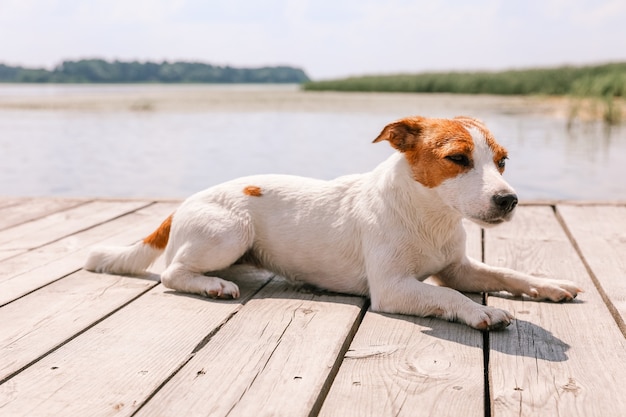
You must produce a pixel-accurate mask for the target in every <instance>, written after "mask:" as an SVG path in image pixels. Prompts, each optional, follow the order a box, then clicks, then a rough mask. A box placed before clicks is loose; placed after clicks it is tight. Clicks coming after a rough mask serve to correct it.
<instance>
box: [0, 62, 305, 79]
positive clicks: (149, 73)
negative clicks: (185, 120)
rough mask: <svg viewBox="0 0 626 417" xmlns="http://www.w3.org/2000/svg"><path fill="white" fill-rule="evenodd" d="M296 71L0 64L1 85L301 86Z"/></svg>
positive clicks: (284, 68)
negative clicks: (273, 84) (259, 84)
mask: <svg viewBox="0 0 626 417" xmlns="http://www.w3.org/2000/svg"><path fill="white" fill-rule="evenodd" d="M307 81H309V77H308V76H307V75H306V73H305V72H304V71H303V70H302V69H299V68H293V67H288V66H276V67H261V68H234V67H230V66H217V65H210V64H205V63H200V62H162V63H156V62H137V61H133V62H122V61H113V62H109V61H105V60H102V59H83V60H79V61H63V62H62V63H61V64H59V65H58V66H56V67H55V68H54V69H52V70H47V69H43V68H37V69H34V68H23V67H14V66H8V65H3V64H0V82H5V83H303V82H307Z"/></svg>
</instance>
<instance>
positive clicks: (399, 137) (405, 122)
mask: <svg viewBox="0 0 626 417" xmlns="http://www.w3.org/2000/svg"><path fill="white" fill-rule="evenodd" d="M423 120H424V119H423V118H422V117H407V118H406V119H402V120H398V121H397V122H393V123H389V124H388V125H387V126H385V128H384V129H383V131H382V132H380V135H378V137H377V138H376V139H374V142H373V143H377V142H380V141H382V140H387V141H389V143H391V146H393V147H394V148H396V149H397V150H399V151H400V152H406V151H408V150H411V149H412V148H413V146H414V145H415V144H416V143H417V141H418V139H419V136H420V135H421V134H422V130H423V123H422V122H423Z"/></svg>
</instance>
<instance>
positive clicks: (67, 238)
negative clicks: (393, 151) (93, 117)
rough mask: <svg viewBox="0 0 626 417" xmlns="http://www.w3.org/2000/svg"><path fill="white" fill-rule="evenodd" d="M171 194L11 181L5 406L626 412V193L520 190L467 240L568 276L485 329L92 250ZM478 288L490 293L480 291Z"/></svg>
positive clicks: (0, 276)
mask: <svg viewBox="0 0 626 417" xmlns="http://www.w3.org/2000/svg"><path fill="white" fill-rule="evenodd" d="M175 207H176V202H168V201H148V200H143V201H140V200H133V201H130V200H124V201H119V200H115V201H114V200H101V199H93V200H88V199H31V198H0V416H3V417H14V416H28V417H33V416H88V417H95V416H226V415H228V416H255V417H258V416H289V417H295V416H314V415H321V416H341V417H346V416H376V417H381V416H400V415H406V416H437V417H439V416H463V417H470V416H481V417H483V416H490V415H492V416H531V415H535V416H556V415H564V416H601V417H609V416H624V415H626V341H625V337H624V335H625V334H626V326H625V317H626V204H616V203H613V204H599V203H598V204H568V203H563V204H561V203H558V204H539V203H537V204H526V205H522V206H521V207H520V208H519V211H518V213H517V214H516V217H515V219H514V220H513V221H512V222H510V223H508V224H506V225H502V226H499V227H496V228H493V229H487V230H484V231H483V230H481V229H480V228H478V227H477V226H474V225H470V224H468V225H467V228H468V234H469V238H468V249H469V251H470V253H471V254H472V255H473V256H475V257H477V258H479V259H480V258H483V259H484V260H485V261H486V262H488V263H490V264H493V265H501V266H508V267H512V268H516V269H519V270H522V271H525V272H528V273H531V274H535V275H538V276H550V277H558V278H567V279H570V280H573V281H575V282H577V283H578V284H579V285H580V286H581V287H582V288H584V289H585V292H584V293H582V294H581V295H580V296H579V298H578V299H576V300H575V301H574V302H571V303H562V304H561V303H549V302H534V301H530V300H528V299H522V298H514V297H510V296H507V295H505V294H498V295H494V294H491V295H489V296H488V297H486V302H487V303H488V304H489V305H494V306H498V307H501V308H506V309H508V310H509V311H511V312H512V313H513V314H514V315H515V317H516V320H515V321H514V323H513V324H512V325H511V326H510V327H509V328H507V329H506V330H504V331H500V332H493V333H481V332H478V331H475V330H472V329H469V328H468V327H466V326H464V325H461V324H455V323H448V322H444V321H442V320H437V319H425V318H415V317H409V316H399V315H398V316H395V315H385V314H378V313H373V312H371V311H368V303H367V300H365V299H363V298H360V297H352V296H344V295H334V294H325V293H319V292H315V291H310V290H308V291H307V290H305V289H303V288H299V287H295V286H292V285H290V284H288V283H286V282H284V281H282V280H281V279H279V278H276V277H271V276H270V275H268V274H262V273H258V272H251V271H249V270H242V271H241V273H240V274H239V275H240V276H238V282H239V283H240V287H241V290H242V296H241V299H239V300H234V301H221V300H210V299H205V298H200V297H195V296H189V295H184V294H179V293H175V292H172V291H169V290H167V289H165V288H163V286H161V285H160V284H159V276H158V273H159V270H160V269H161V268H162V265H160V264H158V265H156V266H155V267H154V268H153V270H152V273H151V274H148V275H146V276H142V277H122V276H112V275H99V274H93V273H90V272H86V271H83V270H82V269H81V266H82V264H83V262H84V260H85V257H86V255H87V252H88V250H89V248H90V247H91V246H92V245H101V244H130V243H132V242H134V241H136V240H138V239H140V238H142V237H144V236H146V235H147V234H148V233H150V232H151V231H152V230H153V229H155V228H156V226H157V225H158V224H159V223H160V222H161V221H162V220H163V219H164V218H165V217H166V216H167V215H168V214H170V213H171V212H172V211H173V210H174V209H175ZM474 297H477V299H480V295H478V296H474Z"/></svg>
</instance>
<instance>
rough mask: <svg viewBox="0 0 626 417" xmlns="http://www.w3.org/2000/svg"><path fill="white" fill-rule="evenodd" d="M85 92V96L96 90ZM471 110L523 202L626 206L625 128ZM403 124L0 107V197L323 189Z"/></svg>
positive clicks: (375, 156) (383, 115) (378, 116)
mask: <svg viewBox="0 0 626 417" xmlns="http://www.w3.org/2000/svg"><path fill="white" fill-rule="evenodd" d="M7 88H8V87H6V86H4V87H3V86H0V98H1V97H2V96H3V95H5V96H6V95H7V94H13V95H15V94H22V95H24V97H26V96H38V95H45V94H48V95H50V94H53V95H54V94H60V95H65V94H70V95H71V94H74V93H76V91H79V92H80V91H81V90H80V87H71V88H70V87H56V90H54V91H53V92H52V93H51V92H50V91H51V90H49V89H48V90H46V89H45V88H43V90H40V91H37V88H40V89H41V88H42V87H37V86H28V87H23V88H22V90H20V91H22V92H20V91H18V90H17V89H16V88H15V87H13V89H9V90H7ZM64 88H65V89H66V90H64ZM82 88H84V89H85V90H83V92H85V93H89V91H90V90H89V89H90V88H91V89H93V88H94V87H93V86H86V87H82ZM145 88H159V87H158V86H154V87H145ZM238 88H239V89H241V88H242V87H238ZM7 91H8V92H7ZM302 94H305V93H302ZM374 96H375V95H373V97H374ZM304 99H306V96H304ZM442 108H443V110H442ZM471 110H472V109H469V110H468V111H462V113H464V114H470V115H474V116H478V117H480V118H482V119H483V120H484V121H485V122H486V123H487V125H488V126H489V127H490V129H491V130H492V132H493V133H494V134H495V136H496V137H497V138H498V140H499V141H500V142H501V143H502V144H503V145H505V146H506V147H507V148H508V150H509V154H510V160H509V161H508V165H507V172H506V174H505V177H506V178H507V179H508V181H509V182H510V183H511V184H512V185H513V186H514V187H515V188H516V189H517V191H518V193H519V194H520V197H521V198H522V199H537V198H548V199H555V198H558V199H578V200H580V199H603V200H616V199H617V200H626V180H625V179H624V175H623V172H624V163H625V160H626V127H624V126H619V127H615V128H611V129H610V130H607V129H605V128H604V127H603V126H602V125H601V124H584V125H580V126H578V127H577V128H576V129H574V130H571V131H568V130H567V129H566V128H565V121H564V120H561V119H557V118H553V117H546V116H539V115H536V114H515V115H513V114H506V113H505V112H501V111H499V110H498V109H491V110H489V109H484V108H480V109H479V110H476V111H474V112H473V111H471ZM452 111H454V112H455V113H454V114H457V113H458V111H459V109H449V112H452ZM447 112H448V110H446V107H445V106H443V107H439V108H437V112H436V113H430V112H429V109H425V108H421V109H420V108H416V109H415V111H414V112H412V113H413V114H423V115H432V116H452V115H454V114H446V113H447ZM406 115H408V114H404V113H398V111H397V110H393V111H392V110H389V111H387V110H380V109H376V110H372V109H371V108H370V107H368V106H366V105H364V108H363V110H362V111H361V110H359V109H350V110H349V111H339V112H337V111H320V110H319V109H316V110H314V111H313V110H307V109H306V108H304V109H299V108H294V109H293V110H289V109H279V110H277V109H275V108H274V107H272V106H268V108H267V109H265V110H264V109H256V108H255V109H248V108H247V109H244V110H241V111H237V110H233V109H232V108H228V109H227V110H224V111H221V110H219V109H214V108H213V109H210V110H201V109H200V110H197V111H189V110H188V109H187V110H185V111H182V110H181V111H177V110H176V109H173V110H172V109H170V110H167V111H130V110H125V109H121V110H119V111H117V110H112V111H111V110H109V111H96V110H80V109H79V110H76V109H61V110H49V109H44V110H37V109H19V108H11V107H10V106H9V107H7V106H5V107H4V108H0V195H8V196H97V197H185V196H188V195H189V194H191V193H193V192H195V191H198V190H201V189H203V188H206V187H207V186H210V185H213V184H216V183H219V182H222V181H225V180H228V179H231V178H235V177H239V176H243V175H249V174H258V173H289V174H297V175H305V176H313V177H318V178H324V179H331V178H334V177H336V176H339V175H343V174H349V173H355V172H363V171H368V170H370V169H372V168H373V167H375V166H376V165H377V164H378V163H379V162H381V161H383V160H384V159H385V158H386V157H387V156H388V155H389V154H390V153H391V152H392V151H391V149H390V147H389V146H388V145H387V144H385V143H380V144H376V145H373V144H371V141H372V140H373V139H374V138H375V137H376V136H377V134H378V133H379V131H380V130H381V128H382V127H383V126H384V125H385V124H386V123H388V122H390V121H392V120H394V119H397V118H400V117H402V116H406Z"/></svg>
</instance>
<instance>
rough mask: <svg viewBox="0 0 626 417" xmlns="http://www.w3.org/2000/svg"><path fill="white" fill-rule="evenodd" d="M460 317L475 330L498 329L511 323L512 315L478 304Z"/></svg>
mask: <svg viewBox="0 0 626 417" xmlns="http://www.w3.org/2000/svg"><path fill="white" fill-rule="evenodd" d="M461 319H463V320H464V321H465V323H467V324H468V325H469V326H470V327H473V328H474V329H477V330H500V329H504V328H505V327H507V326H509V325H510V324H511V320H513V315H512V314H511V313H509V312H508V311H506V310H501V309H499V308H494V307H488V306H481V305H478V306H476V307H475V308H473V309H472V310H471V311H470V312H469V313H468V314H467V315H466V317H461Z"/></svg>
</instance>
